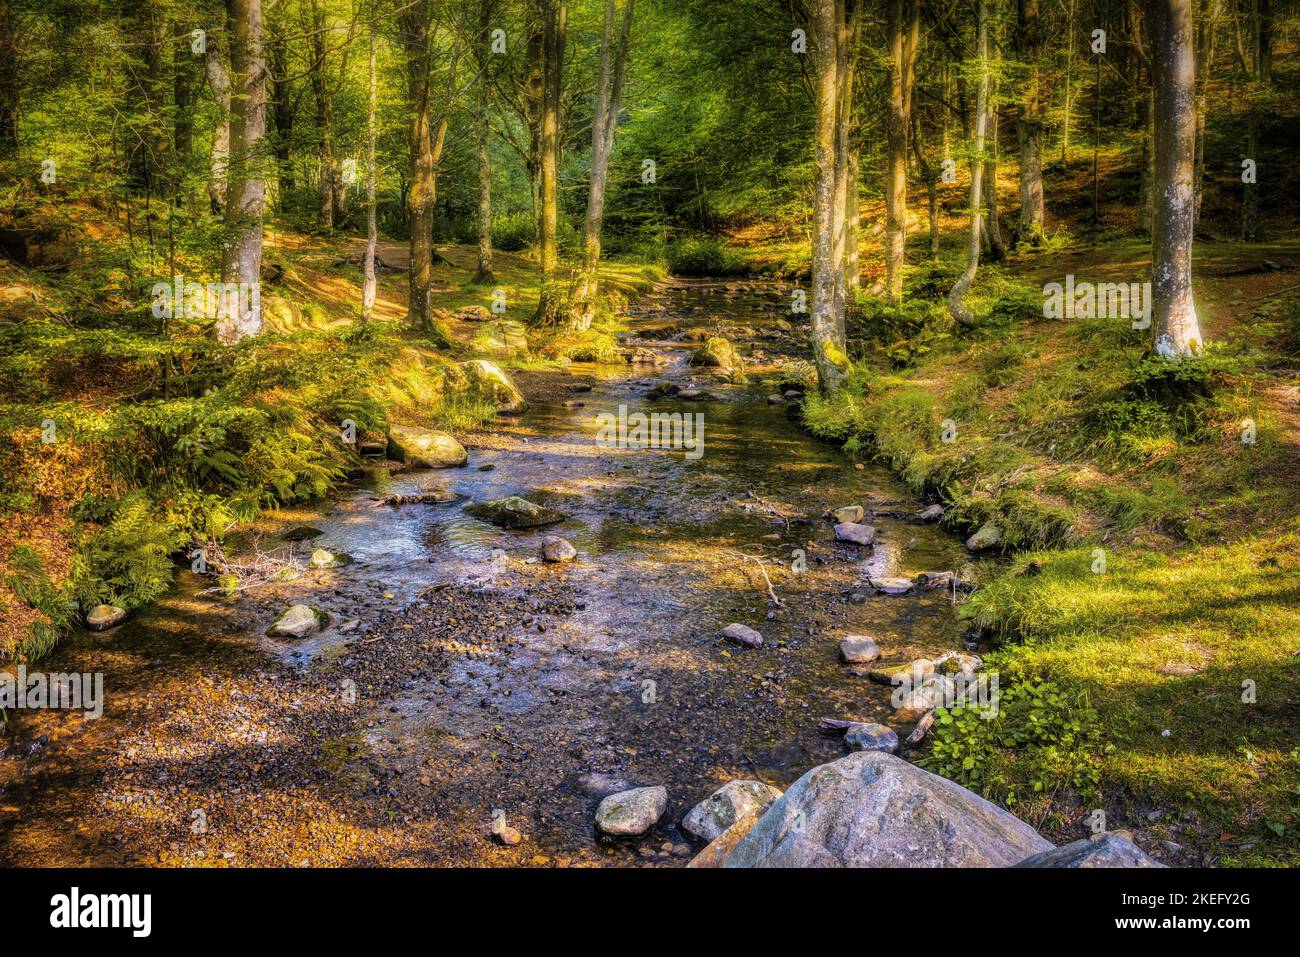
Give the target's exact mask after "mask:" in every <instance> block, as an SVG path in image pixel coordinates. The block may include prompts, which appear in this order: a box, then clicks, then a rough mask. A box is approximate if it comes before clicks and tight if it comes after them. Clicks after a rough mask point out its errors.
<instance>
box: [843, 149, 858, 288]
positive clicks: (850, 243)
mask: <svg viewBox="0 0 1300 957" xmlns="http://www.w3.org/2000/svg"><path fill="white" fill-rule="evenodd" d="M858 136H859V130H858V124H857V123H854V124H853V129H852V130H850V132H849V156H848V162H847V163H846V165H847V167H848V192H847V193H845V196H844V287H845V289H846V290H847V297H848V301H849V302H854V301H856V300H857V296H858V292H859V291H860V290H861V289H862V266H861V263H860V261H859V258H858V240H859V238H860V235H861V219H862V214H861V212H860V209H859V208H860V206H861V203H862V184H861V176H860V173H861V169H862V153H861V144H860V143H859V142H858Z"/></svg>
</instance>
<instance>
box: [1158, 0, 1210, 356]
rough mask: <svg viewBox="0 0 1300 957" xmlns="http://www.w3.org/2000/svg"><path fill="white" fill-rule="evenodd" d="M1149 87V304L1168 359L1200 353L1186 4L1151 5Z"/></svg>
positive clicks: (1192, 63)
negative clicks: (1151, 157) (1151, 197)
mask: <svg viewBox="0 0 1300 957" xmlns="http://www.w3.org/2000/svg"><path fill="white" fill-rule="evenodd" d="M1150 11H1151V60H1152V79H1153V80H1154V82H1155V124H1156V128H1155V171H1154V187H1155V188H1154V190H1153V192H1154V199H1155V216H1154V219H1153V222H1152V238H1151V300H1152V318H1153V322H1154V325H1155V343H1154V347H1155V351H1156V353H1157V354H1158V355H1161V356H1164V357H1166V358H1170V359H1172V358H1177V357H1180V356H1188V355H1193V354H1195V353H1198V352H1200V351H1201V330H1200V326H1199V324H1198V323H1197V320H1196V303H1195V300H1194V298H1193V295H1192V235H1193V232H1194V230H1195V224H1196V195H1195V188H1194V176H1195V152H1196V58H1195V54H1194V51H1193V48H1192V9H1191V0H1152V3H1151V6H1150Z"/></svg>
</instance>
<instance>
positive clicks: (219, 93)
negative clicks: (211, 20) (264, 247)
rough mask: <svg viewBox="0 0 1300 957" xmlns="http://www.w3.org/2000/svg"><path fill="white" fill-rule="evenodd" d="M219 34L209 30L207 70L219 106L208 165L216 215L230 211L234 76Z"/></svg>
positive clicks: (211, 199)
mask: <svg viewBox="0 0 1300 957" xmlns="http://www.w3.org/2000/svg"><path fill="white" fill-rule="evenodd" d="M217 36H218V34H217V32H216V31H214V30H208V31H207V46H206V54H205V58H204V69H205V73H206V76H207V80H208V88H209V89H210V90H211V91H212V99H213V100H214V101H215V102H216V104H217V122H216V125H215V126H214V127H213V128H212V159H211V162H210V163H209V164H208V201H209V203H210V204H211V206H212V211H213V212H214V213H217V214H220V213H222V212H223V211H224V210H225V208H226V189H227V187H228V184H229V172H230V169H229V167H230V74H229V72H228V71H227V70H226V62H225V59H224V57H223V56H222V53H221V46H220V44H219V43H218V42H217Z"/></svg>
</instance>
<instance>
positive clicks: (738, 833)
mask: <svg viewBox="0 0 1300 957" xmlns="http://www.w3.org/2000/svg"><path fill="white" fill-rule="evenodd" d="M771 806H772V805H770V804H763V805H760V806H759V807H753V808H750V809H749V810H748V811H746V812H745V813H744V814H743V815H741V817H740V819H739V820H737V821H736V823H735V824H733V825H731V827H729V828H727V829H726V830H725V831H723V832H722V833H721V834H719V835H718V836H717V837H715V838H714V839H713V840H712V841H711V842H710V843H709V846H708V847H706V848H705V849H704V850H702V851H700V853H698V854H696V855H695V856H694V857H693V858H691V862H690V863H689V864H687V865H686V866H687V867H699V868H708V867H721V866H722V865H723V863H724V862H725V861H726V859H727V855H728V854H730V853H731V852H732V851H733V850H734V849H735V847H736V845H737V844H739V843H740V840H741V838H743V837H744V836H745V835H746V834H748V833H749V832H750V831H752V830H753V829H754V825H755V824H757V823H758V822H759V821H760V820H762V818H763V814H764V813H766V811H767V809H768V808H769V807H771Z"/></svg>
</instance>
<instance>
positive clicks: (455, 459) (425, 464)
mask: <svg viewBox="0 0 1300 957" xmlns="http://www.w3.org/2000/svg"><path fill="white" fill-rule="evenodd" d="M388 444H389V449H390V451H391V452H392V455H393V458H395V459H397V460H398V461H399V462H405V463H406V464H408V465H412V466H414V467H416V468H425V469H448V468H460V467H461V466H462V465H464V464H466V463H467V462H468V461H469V453H468V452H466V451H465V447H464V446H463V445H461V444H460V443H459V442H457V441H456V439H455V438H454V437H453V436H452V435H450V434H448V433H447V432H439V431H437V430H435V429H421V428H418V427H416V426H411V425H393V426H390V427H389V430H388Z"/></svg>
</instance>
